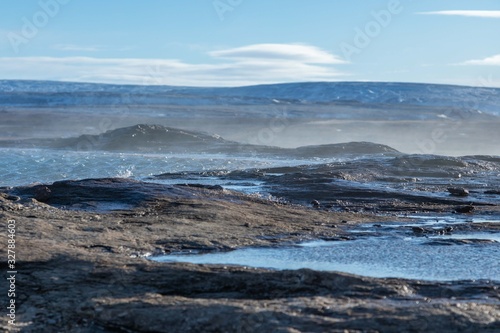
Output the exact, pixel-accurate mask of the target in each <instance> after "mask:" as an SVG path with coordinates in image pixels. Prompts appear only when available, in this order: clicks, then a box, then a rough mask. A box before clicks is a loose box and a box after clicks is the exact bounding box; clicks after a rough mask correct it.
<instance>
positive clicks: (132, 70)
mask: <svg viewBox="0 0 500 333" xmlns="http://www.w3.org/2000/svg"><path fill="white" fill-rule="evenodd" d="M209 56H210V57H211V58H212V60H216V61H212V62H210V63H200V64H192V63H186V62H183V61H180V60H176V59H134V58H96V57H61V58H57V57H15V58H14V57H11V58H0V73H2V77H3V78H7V79H39V80H47V79H49V80H65V81H88V82H105V83H133V84H164V85H186V86H238V85H249V84H262V83H276V82H294V81H332V80H338V79H340V78H342V77H345V76H346V75H347V74H346V73H342V72H340V71H339V70H337V69H336V68H335V65H337V64H342V63H343V61H341V60H339V58H338V57H336V56H335V55H333V54H330V53H328V52H326V51H323V50H321V49H319V48H316V47H312V46H307V45H296V44H257V45H249V46H246V47H241V48H235V49H228V50H219V51H213V52H210V53H209Z"/></svg>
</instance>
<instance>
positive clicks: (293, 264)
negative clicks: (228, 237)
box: [153, 234, 500, 281]
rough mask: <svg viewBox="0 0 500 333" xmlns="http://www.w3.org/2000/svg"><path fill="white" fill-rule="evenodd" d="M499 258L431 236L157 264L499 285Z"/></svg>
mask: <svg viewBox="0 0 500 333" xmlns="http://www.w3.org/2000/svg"><path fill="white" fill-rule="evenodd" d="M476 236H477V237H476ZM491 236H493V235H490V237H487V235H486V234H478V235H474V234H468V235H466V236H465V235H463V236H462V237H464V238H479V239H485V238H486V239H491ZM494 237H495V238H496V239H498V237H497V236H494ZM440 238H450V237H448V236H441V237H440ZM451 238H459V236H458V235H457V236H452V237H451ZM498 258H500V243H490V244H460V245H442V246H439V245H429V244H428V239H427V238H417V237H369V238H364V239H358V240H352V241H336V242H332V241H315V242H308V243H303V244H300V245H298V246H294V247H279V248H246V249H240V250H235V251H231V252H218V253H206V254H198V255H192V254H191V255H189V254H174V255H168V256H161V257H154V258H153V260H157V261H161V262H189V263H196V264H233V265H243V266H253V267H261V268H271V269H280V270H281V269H300V268H309V269H314V270H321V271H342V272H347V273H352V274H357V275H364V276H371V277H379V278H388V277H394V278H408V279H421V280H432V281H449V280H469V279H473V280H475V279H491V280H496V281H500V265H498Z"/></svg>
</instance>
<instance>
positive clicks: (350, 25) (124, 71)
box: [0, 0, 500, 87]
mask: <svg viewBox="0 0 500 333" xmlns="http://www.w3.org/2000/svg"><path fill="white" fill-rule="evenodd" d="M498 32H500V1H498V0H468V1H464V0H453V1H451V0H440V1H436V0H418V1H417V0H366V1H361V0H360V1H340V0H314V1H311V0H309V1H306V0H273V1H269V0H190V1H175V0H148V1H132V0H121V1H118V0H116V1H113V0H108V1H102V0H101V1H97V0H23V1H19V0H2V1H1V2H0V79H36V80H64V81H86V82H105V83H124V84H125V83H133V84H167V85H188V86H237V85H250V84H261V83H278V82H297V81H398V82H426V83H446V84H460V85H473V86H495V87H500V43H499V42H498Z"/></svg>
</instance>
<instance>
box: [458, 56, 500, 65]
mask: <svg viewBox="0 0 500 333" xmlns="http://www.w3.org/2000/svg"><path fill="white" fill-rule="evenodd" d="M459 65H483V66H500V54H497V55H494V56H492V57H488V58H484V59H473V60H467V61H465V62H462V63H460V64H459Z"/></svg>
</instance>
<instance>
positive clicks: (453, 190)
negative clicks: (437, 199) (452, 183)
mask: <svg viewBox="0 0 500 333" xmlns="http://www.w3.org/2000/svg"><path fill="white" fill-rule="evenodd" d="M448 192H450V194H451V195H453V196H457V197H466V196H468V195H469V191H468V190H466V189H464V188H461V187H449V188H448Z"/></svg>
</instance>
